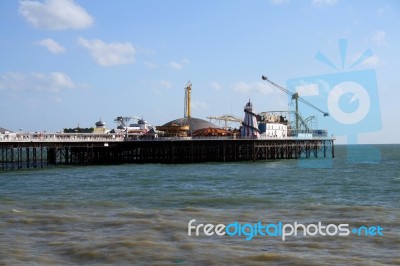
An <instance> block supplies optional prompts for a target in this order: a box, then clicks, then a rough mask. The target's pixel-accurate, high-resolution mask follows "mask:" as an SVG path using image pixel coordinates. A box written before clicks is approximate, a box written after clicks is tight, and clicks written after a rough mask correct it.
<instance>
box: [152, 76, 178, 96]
mask: <svg viewBox="0 0 400 266" xmlns="http://www.w3.org/2000/svg"><path fill="white" fill-rule="evenodd" d="M145 83H146V84H148V85H149V86H150V88H151V90H152V91H154V92H155V93H156V94H158V95H163V94H164V93H165V90H167V89H171V88H172V83H171V82H170V81H168V80H163V79H162V80H157V81H156V80H151V81H145Z"/></svg>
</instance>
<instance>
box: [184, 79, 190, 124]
mask: <svg viewBox="0 0 400 266" xmlns="http://www.w3.org/2000/svg"><path fill="white" fill-rule="evenodd" d="M191 93H192V83H190V81H189V82H188V84H187V85H186V87H185V103H184V110H183V117H184V118H190V117H191V114H190V94H191Z"/></svg>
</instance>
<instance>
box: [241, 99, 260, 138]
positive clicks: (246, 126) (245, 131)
mask: <svg viewBox="0 0 400 266" xmlns="http://www.w3.org/2000/svg"><path fill="white" fill-rule="evenodd" d="M240 135H241V136H242V137H248V138H250V137H252V138H259V137H260V130H258V127H257V116H256V114H255V113H254V112H253V104H252V103H251V102H250V100H249V102H248V103H247V104H246V105H245V107H244V119H243V123H242V131H241V134H240Z"/></svg>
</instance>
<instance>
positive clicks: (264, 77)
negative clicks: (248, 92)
mask: <svg viewBox="0 0 400 266" xmlns="http://www.w3.org/2000/svg"><path fill="white" fill-rule="evenodd" d="M261 78H262V79H263V80H265V81H268V82H269V83H271V84H272V85H273V86H274V87H276V88H278V89H280V90H281V91H284V92H286V93H287V94H289V95H290V96H292V100H295V103H296V110H295V114H296V130H298V129H299V118H300V113H299V100H300V101H301V102H302V103H304V104H306V105H308V106H309V107H311V108H313V109H315V110H317V111H319V112H321V113H322V114H323V115H324V116H329V114H328V113H327V112H324V111H322V110H321V109H319V108H318V107H316V106H315V105H313V104H311V103H309V102H307V101H306V100H304V99H303V98H301V97H300V96H299V94H298V93H297V92H295V93H293V92H291V91H289V90H287V89H286V88H284V87H282V86H280V85H278V84H276V83H275V82H273V81H271V80H269V79H268V78H267V77H266V76H262V77H261ZM300 119H301V118H300Z"/></svg>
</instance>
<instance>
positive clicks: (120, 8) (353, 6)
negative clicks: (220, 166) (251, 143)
mask: <svg viewBox="0 0 400 266" xmlns="http://www.w3.org/2000/svg"><path fill="white" fill-rule="evenodd" d="M0 23H1V25H2V26H1V28H0V48H1V49H0V57H1V61H0V106H1V107H2V112H1V116H0V126H1V127H4V128H8V129H11V130H18V129H19V128H23V130H24V131H25V130H26V131H42V130H47V131H58V130H62V128H64V127H75V126H77V125H78V123H79V125H80V126H81V127H91V126H94V123H95V122H96V121H98V120H99V118H101V119H102V120H104V121H105V122H106V123H107V126H108V127H109V128H113V127H115V126H116V125H115V124H114V122H113V120H114V118H115V117H117V116H121V115H123V116H139V117H143V118H145V119H146V120H148V121H149V123H151V124H153V125H161V124H164V123H166V122H168V121H170V120H172V119H175V118H179V117H182V116H183V96H184V87H185V85H186V83H187V82H188V81H191V83H192V84H193V91H192V105H193V108H192V116H195V117H198V118H203V119H204V118H206V117H207V116H209V115H221V114H229V113H233V114H234V115H236V116H239V117H242V116H243V106H244V105H245V104H246V102H247V100H248V99H249V98H250V99H251V100H252V102H253V104H254V106H255V109H256V112H261V111H268V110H287V109H288V101H289V99H288V96H287V95H286V94H285V93H283V92H281V91H280V90H278V89H276V88H273V87H271V86H269V85H268V84H267V83H266V82H263V81H262V80H261V75H267V76H268V77H269V78H270V79H271V80H273V81H275V82H277V83H279V84H281V85H284V86H285V85H286V82H287V81H288V80H291V79H294V78H301V77H310V76H321V75H322V76H323V75H327V74H337V75H341V73H343V72H348V71H361V70H365V69H372V70H373V71H374V72H375V73H376V82H377V95H378V98H379V99H375V98H374V99H370V100H371V101H372V102H376V105H377V106H378V107H379V109H378V110H374V111H375V112H376V111H377V112H379V115H378V116H374V117H373V119H372V120H373V121H372V120H371V121H367V122H368V123H371V124H374V126H371V130H368V128H365V127H362V128H357V127H349V129H348V130H349V132H348V135H351V136H352V138H353V139H354V138H357V142H358V143H400V135H399V134H396V133H395V132H399V131H400V126H399V123H398V120H399V119H398V110H399V108H398V105H399V104H398V102H399V96H400V93H399V87H398V86H399V69H400V49H399V47H400V34H399V30H398V25H400V2H398V1H394V0H393V1H341V0H337V1H335V0H307V1H293V0H292V1H290V0H287V1H284V0H273V1H268V0H262V1H261V0H259V1H257V0H255V1H244V0H241V1H235V0H230V1H223V0H221V1H208V0H205V1H177V0H174V1H161V0H160V1H127V0H126V1H123V0H121V1H86V0H75V1H72V0H71V1H68V0H58V1H56V0H45V1H11V0H9V1H0ZM340 39H345V40H347V50H346V54H345V64H344V66H343V68H342V65H341V62H342V61H341V56H340V51H339V46H338V41H339V40H340ZM368 49H369V50H370V51H371V52H372V55H370V56H369V57H368V58H366V59H365V60H364V61H362V62H361V63H360V64H358V65H357V66H355V67H354V68H352V69H351V70H350V69H349V66H350V65H351V63H352V62H354V61H356V60H357V58H359V57H360V55H361V54H362V53H363V52H364V51H366V50H368ZM318 52H320V53H322V54H324V55H325V56H326V57H327V58H329V59H330V60H331V62H332V63H333V64H335V65H337V66H339V67H338V68H337V69H334V68H332V67H330V66H328V65H327V64H324V63H323V62H321V61H319V60H317V59H316V58H315V56H316V54H317V53H318ZM355 77H356V76H355ZM305 98H306V99H307V100H309V101H310V102H312V103H314V104H315V105H319V103H320V102H319V100H317V99H315V101H314V98H312V97H310V98H307V97H305ZM322 105H323V106H322V107H325V106H324V104H322ZM300 110H301V112H302V113H303V115H305V116H308V115H318V124H319V127H320V128H327V129H328V130H329V132H330V134H334V135H335V136H336V135H338V134H337V133H336V132H335V127H336V125H337V121H334V117H332V116H330V117H327V118H324V117H323V116H322V115H321V114H319V113H318V112H315V111H313V110H311V109H309V108H308V107H306V106H303V105H300ZM376 120H380V121H378V122H377V121H376ZM377 124H379V125H378V126H377ZM339 133H340V134H342V132H341V131H340V132H339ZM337 137H338V141H339V142H343V143H345V142H346V137H340V136H339V135H338V136H337Z"/></svg>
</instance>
